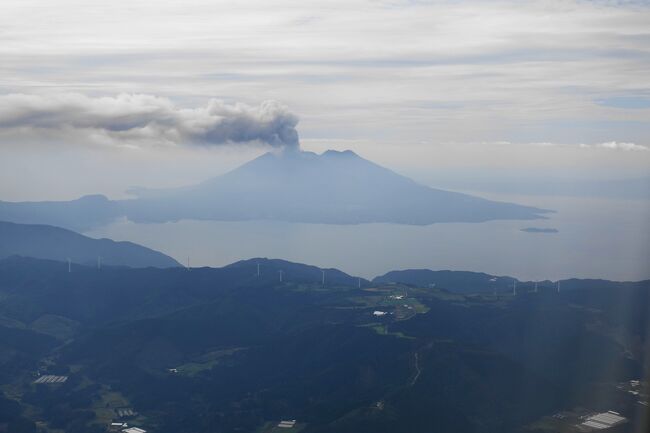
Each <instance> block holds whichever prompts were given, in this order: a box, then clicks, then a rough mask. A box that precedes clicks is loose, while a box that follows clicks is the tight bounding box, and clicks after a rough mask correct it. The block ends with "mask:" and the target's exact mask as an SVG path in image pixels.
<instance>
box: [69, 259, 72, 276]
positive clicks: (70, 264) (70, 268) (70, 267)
mask: <svg viewBox="0 0 650 433" xmlns="http://www.w3.org/2000/svg"><path fill="white" fill-rule="evenodd" d="M70 272H72V263H70V257H68V273H70Z"/></svg>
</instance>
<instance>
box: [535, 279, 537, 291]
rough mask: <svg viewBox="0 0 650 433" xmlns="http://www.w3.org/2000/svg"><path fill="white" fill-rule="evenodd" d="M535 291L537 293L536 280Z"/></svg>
mask: <svg viewBox="0 0 650 433" xmlns="http://www.w3.org/2000/svg"><path fill="white" fill-rule="evenodd" d="M535 293H537V281H535Z"/></svg>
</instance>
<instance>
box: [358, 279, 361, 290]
mask: <svg viewBox="0 0 650 433" xmlns="http://www.w3.org/2000/svg"><path fill="white" fill-rule="evenodd" d="M358 282H359V288H361V277H359V281H358Z"/></svg>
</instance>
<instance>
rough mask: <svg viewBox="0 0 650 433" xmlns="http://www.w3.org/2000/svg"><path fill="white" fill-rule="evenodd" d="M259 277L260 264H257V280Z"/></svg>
mask: <svg viewBox="0 0 650 433" xmlns="http://www.w3.org/2000/svg"><path fill="white" fill-rule="evenodd" d="M259 277H260V264H259V263H258V264H257V278H259Z"/></svg>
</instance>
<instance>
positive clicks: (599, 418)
mask: <svg viewBox="0 0 650 433" xmlns="http://www.w3.org/2000/svg"><path fill="white" fill-rule="evenodd" d="M625 421H627V419H626V418H625V417H624V416H621V414H620V413H618V412H614V411H612V410H610V411H607V412H602V413H597V414H595V415H591V416H589V417H587V419H586V420H585V421H584V422H583V423H582V424H581V426H583V427H588V428H589V429H591V430H605V429H608V428H612V427H614V426H617V425H619V424H622V423H624V422H625Z"/></svg>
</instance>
